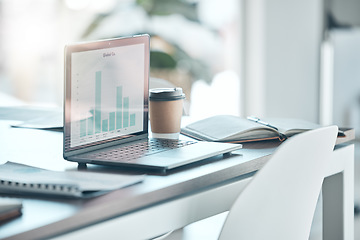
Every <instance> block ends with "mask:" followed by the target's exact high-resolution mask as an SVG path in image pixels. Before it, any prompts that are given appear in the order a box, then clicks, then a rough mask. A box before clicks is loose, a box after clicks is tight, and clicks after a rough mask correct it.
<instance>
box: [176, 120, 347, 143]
mask: <svg viewBox="0 0 360 240" xmlns="http://www.w3.org/2000/svg"><path fill="white" fill-rule="evenodd" d="M319 127H321V125H319V124H316V123H312V122H308V121H305V120H299V119H285V118H273V119H263V120H260V119H259V118H256V117H248V118H241V117H237V116H232V115H217V116H213V117H209V118H205V119H202V120H199V121H197V122H194V123H191V124H189V125H187V126H186V127H184V128H182V129H181V133H183V134H184V135H187V136H189V137H192V138H195V139H198V140H203V141H214V142H233V143H246V142H254V141H265V140H278V141H284V140H286V139H287V138H288V137H291V136H293V135H295V134H298V133H302V132H305V131H308V130H312V129H316V128H319ZM338 136H345V134H344V132H343V131H342V130H339V133H338Z"/></svg>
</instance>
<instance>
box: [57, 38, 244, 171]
mask: <svg viewBox="0 0 360 240" xmlns="http://www.w3.org/2000/svg"><path fill="white" fill-rule="evenodd" d="M148 86H149V36H148V35H140V36H134V37H130V38H120V39H113V40H104V41H97V42H89V43H81V44H74V45H68V46H67V47H66V50H65V98H64V99H65V103H64V144H63V145H64V149H63V150H64V151H63V152H64V158H65V159H66V160H69V161H75V162H79V163H93V164H101V165H113V166H121V167H131V168H140V169H154V170H160V171H163V172H165V171H167V170H169V169H174V168H177V167H180V166H183V165H187V164H190V163H194V162H197V161H200V160H204V159H206V158H209V157H212V156H216V155H220V154H224V153H228V152H231V151H233V150H236V149H239V148H241V145H239V144H227V143H226V144H225V143H212V142H196V141H182V140H165V139H163V140H161V139H148V92H149V87H148Z"/></svg>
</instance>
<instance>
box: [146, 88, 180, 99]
mask: <svg viewBox="0 0 360 240" xmlns="http://www.w3.org/2000/svg"><path fill="white" fill-rule="evenodd" d="M149 98H150V100H151V101H174V100H180V99H184V98H185V94H184V93H183V91H182V88H179V87H177V88H153V89H150V95H149Z"/></svg>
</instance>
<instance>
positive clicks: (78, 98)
mask: <svg viewBox="0 0 360 240" xmlns="http://www.w3.org/2000/svg"><path fill="white" fill-rule="evenodd" d="M132 47H133V48H134V46H132ZM135 47H136V46H135ZM138 48H139V46H138ZM116 50H117V49H114V50H112V52H111V54H106V55H105V54H103V53H101V52H97V51H92V52H90V53H87V54H92V58H87V57H86V54H84V53H81V55H80V56H74V57H73V59H74V60H73V61H74V62H76V63H78V64H79V65H80V66H79V67H78V68H77V69H78V71H74V72H73V73H72V92H71V95H72V102H71V104H72V108H71V109H72V112H71V136H72V138H71V144H70V145H71V146H72V147H74V146H78V145H82V144H87V143H92V142H94V141H98V140H106V139H109V138H113V137H118V136H122V135H126V134H131V133H134V132H138V131H141V130H142V128H143V119H144V116H143V109H144V91H143V88H141V87H143V85H144V77H143V72H144V71H143V70H142V69H141V68H142V66H139V65H134V64H135V59H134V56H130V55H127V54H126V52H124V51H125V50H126V49H125V50H124V49H120V50H121V51H122V52H121V53H119V52H117V51H116ZM120 50H118V51H120ZM134 50H136V49H132V51H134ZM141 50H142V49H141V48H139V49H138V52H139V56H142V52H141ZM135 52H136V51H135ZM132 54H133V53H132ZM94 56H95V57H94ZM96 56H97V57H96ZM105 56H106V57H105ZM109 56H111V57H109ZM132 58H133V59H132ZM80 63H81V64H80ZM89 69H90V71H89ZM141 70H142V71H141Z"/></svg>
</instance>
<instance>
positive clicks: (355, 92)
mask: <svg viewBox="0 0 360 240" xmlns="http://www.w3.org/2000/svg"><path fill="white" fill-rule="evenodd" d="M359 2H360V1H359V0H341V1H340V0H321V1H320V0H316V1H313V0H302V1H298V0H241V1H237V0H102V1H95V0H77V1H73V0H26V1H25V0H0V54H1V58H0V94H3V95H6V96H10V97H15V98H16V99H19V100H20V101H21V102H22V103H23V104H36V105H45V106H59V107H61V106H62V101H63V99H62V98H63V84H64V80H63V71H64V70H63V68H64V66H63V52H64V46H65V44H67V43H72V42H77V41H89V40H96V39H104V38H112V37H118V36H128V35H132V34H138V33H149V34H150V35H151V37H152V38H151V77H152V78H162V79H165V80H167V81H170V82H172V83H173V84H175V85H177V86H180V87H183V88H184V90H185V93H186V95H187V100H188V103H189V112H188V114H190V115H191V116H194V117H196V118H201V117H206V116H210V115H214V114H234V115H239V116H247V115H257V116H259V117H294V118H302V119H305V120H310V121H314V122H320V123H325V124H330V123H335V124H338V125H341V126H352V127H357V126H358V125H359V124H360V120H359V119H360V106H359V105H360V80H359V76H360V72H359V71H360V70H359V69H360V68H359V65H360V63H359V61H360V60H359V59H360V57H359V56H360V46H359V44H360V41H359V38H360V30H359V27H358V26H359V23H360V20H359V16H360V14H358V13H359V12H360V11H359V10H360V4H359ZM0 104H1V103H0ZM3 104H4V103H3Z"/></svg>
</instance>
